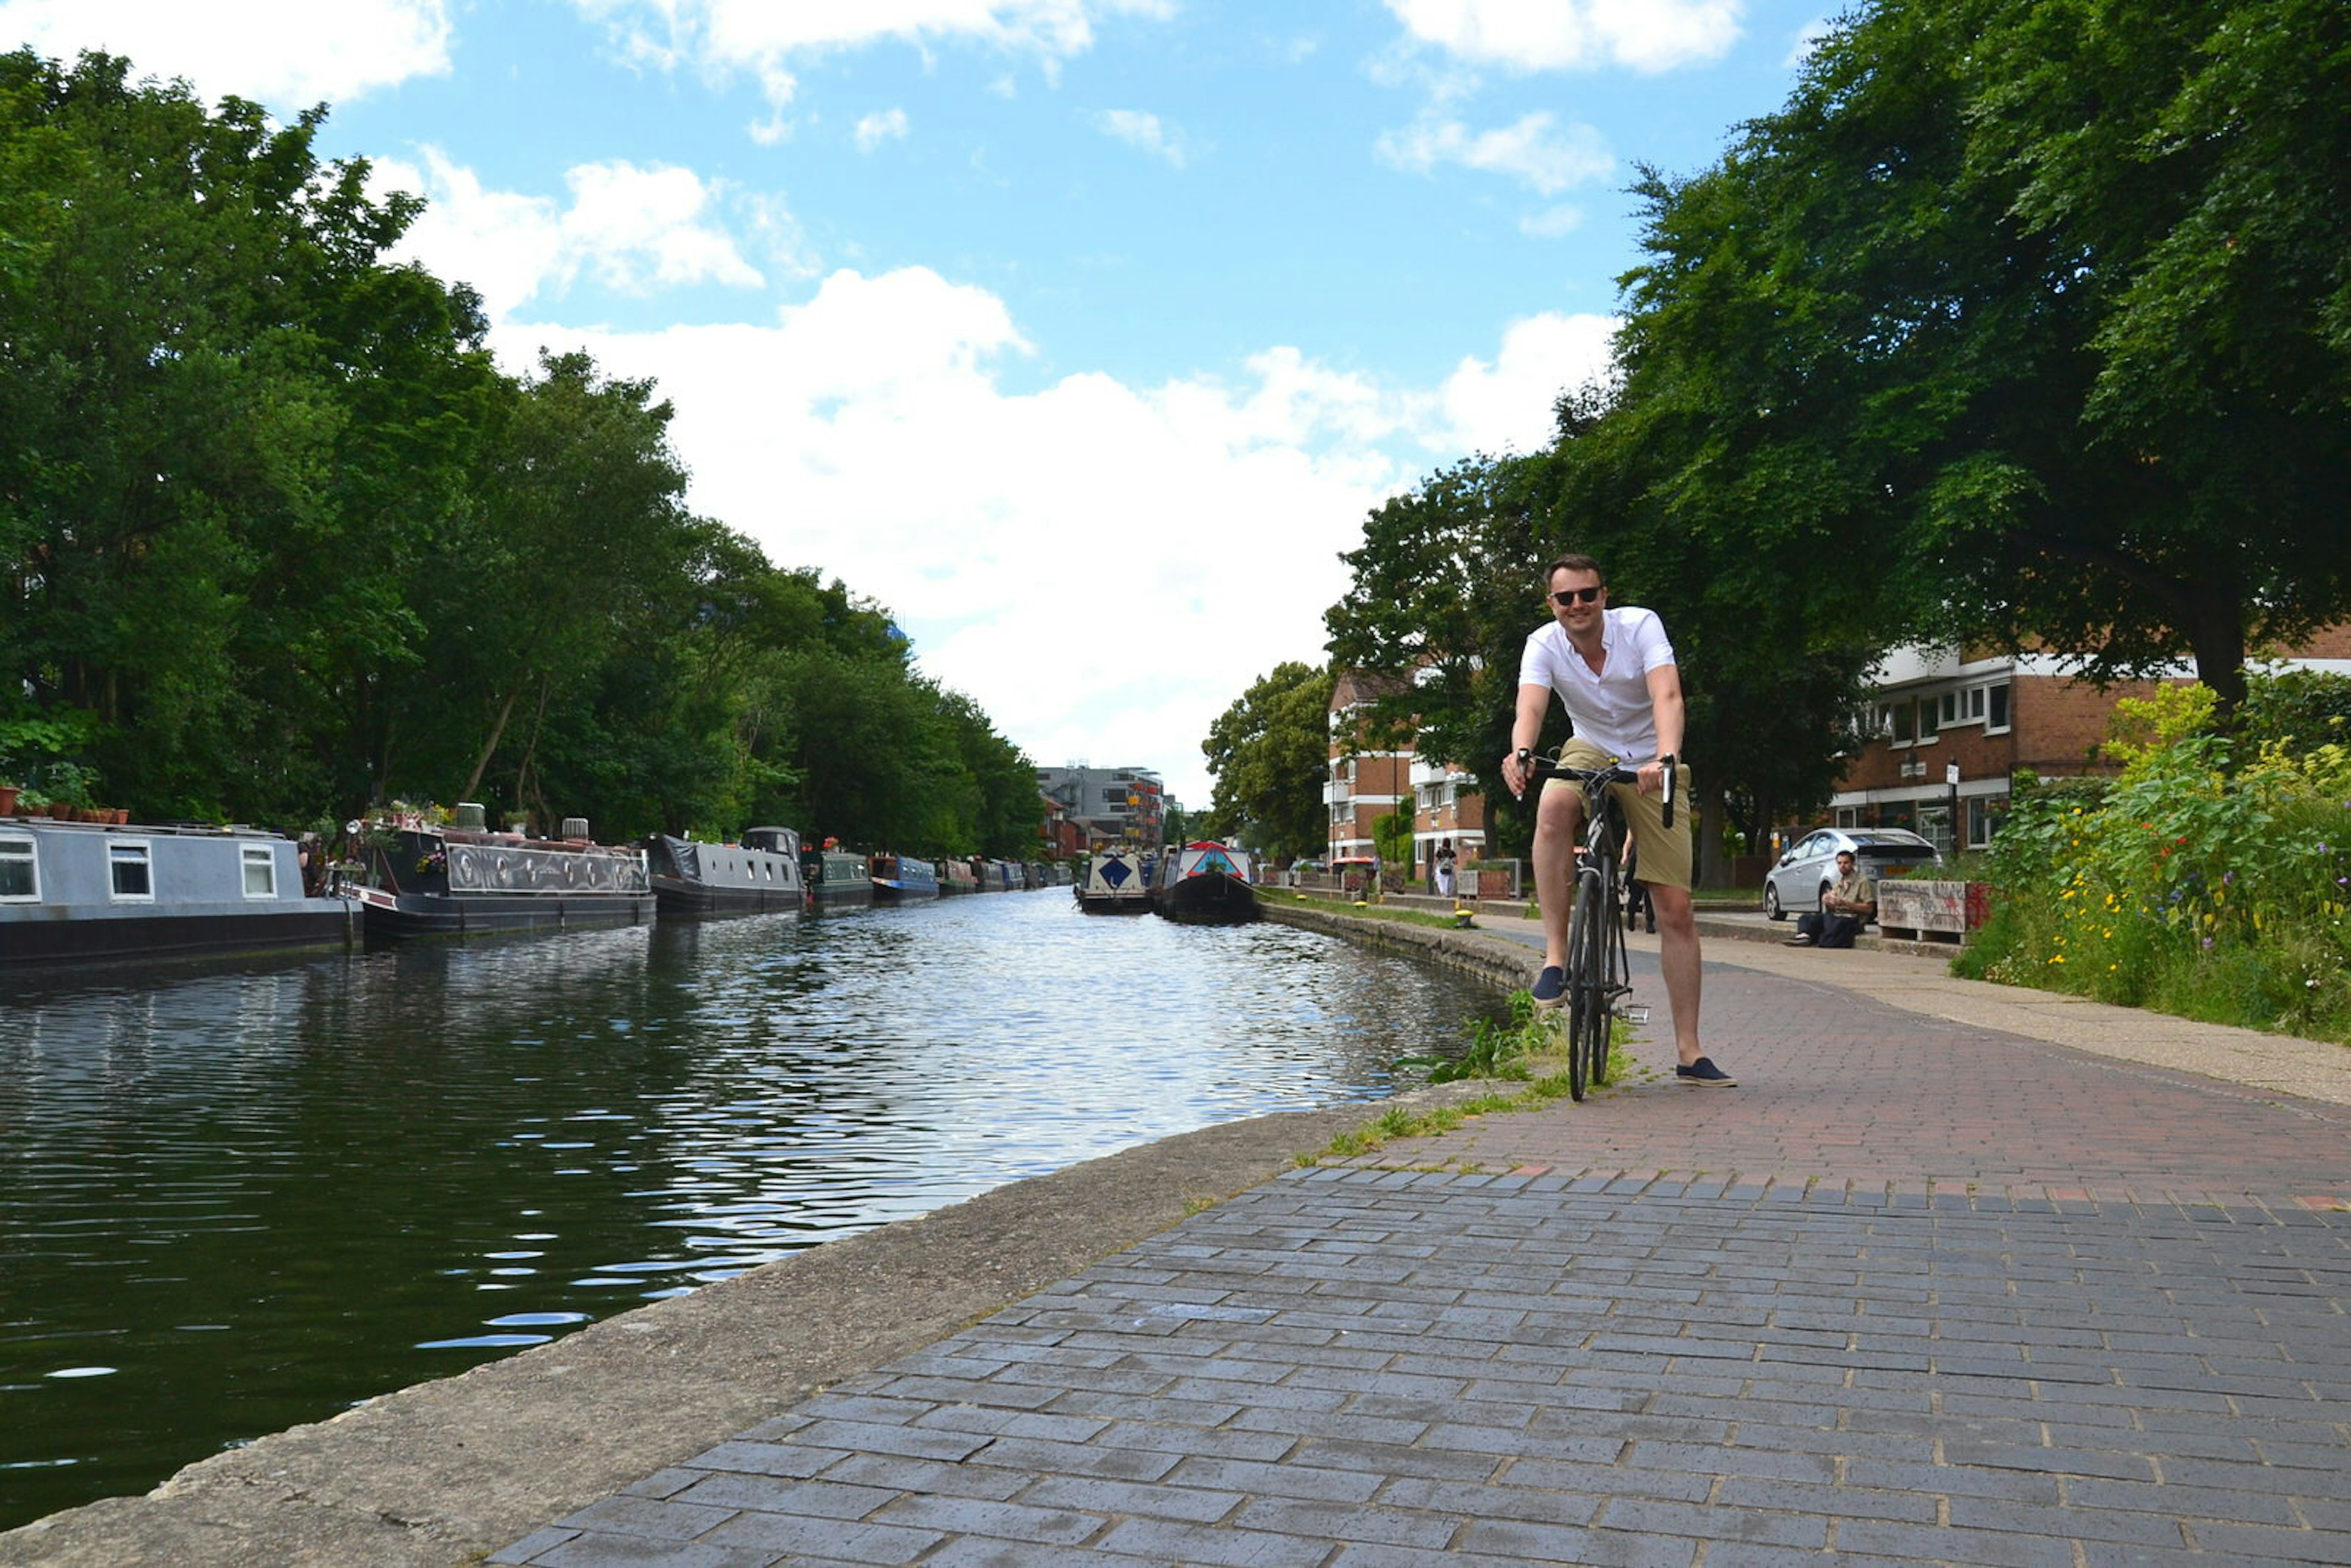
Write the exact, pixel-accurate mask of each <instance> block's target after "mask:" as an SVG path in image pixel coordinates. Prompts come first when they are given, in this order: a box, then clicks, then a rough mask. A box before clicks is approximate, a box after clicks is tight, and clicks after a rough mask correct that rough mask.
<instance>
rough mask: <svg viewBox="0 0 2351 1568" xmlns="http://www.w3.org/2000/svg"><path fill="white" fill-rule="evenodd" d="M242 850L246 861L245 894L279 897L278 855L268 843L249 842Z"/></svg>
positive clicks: (248, 896)
mask: <svg viewBox="0 0 2351 1568" xmlns="http://www.w3.org/2000/svg"><path fill="white" fill-rule="evenodd" d="M241 854H242V855H243V857H244V861H245V896H246V897H247V898H275V897H277V855H276V854H275V853H273V852H271V850H270V848H269V846H268V845H267V844H247V845H246V846H245V847H244V849H243V850H242V851H241Z"/></svg>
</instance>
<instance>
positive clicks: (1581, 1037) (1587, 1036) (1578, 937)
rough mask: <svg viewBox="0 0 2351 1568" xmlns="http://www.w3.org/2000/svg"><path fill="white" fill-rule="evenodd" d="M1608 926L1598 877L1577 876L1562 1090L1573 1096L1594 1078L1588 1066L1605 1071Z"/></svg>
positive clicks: (1570, 932)
mask: <svg viewBox="0 0 2351 1568" xmlns="http://www.w3.org/2000/svg"><path fill="white" fill-rule="evenodd" d="M1614 926H1615V922H1614V920H1613V919H1612V918H1610V915H1609V911H1608V910H1607V908H1606V907H1605V905H1604V903H1603V901H1602V899H1601V896H1600V878H1599V877H1598V876H1596V875H1593V874H1589V873H1587V874H1585V875H1583V876H1579V877H1577V878H1576V881H1575V904H1574V908H1573V912H1572V913H1571V914H1570V915H1569V919H1568V928H1567V1092H1568V1094H1569V1096H1570V1097H1571V1098H1573V1099H1576V1100H1581V1099H1583V1091H1584V1086H1585V1084H1586V1083H1587V1082H1593V1083H1596V1082H1598V1080H1597V1078H1596V1077H1595V1076H1594V1075H1593V1065H1594V1064H1595V1063H1598V1064H1600V1065H1601V1069H1602V1071H1605V1070H1606V1068H1605V1062H1606V1056H1605V1053H1606V1051H1607V1050H1608V1000H1609V998H1608V993H1607V984H1608V977H1607V974H1606V964H1607V954H1608V946H1607V943H1608V937H1609V935H1610V933H1611V932H1612V931H1613V930H1614ZM1595 1041H1596V1042H1597V1045H1596V1048H1595V1044H1594V1042H1595Z"/></svg>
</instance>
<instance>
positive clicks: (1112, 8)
mask: <svg viewBox="0 0 2351 1568" xmlns="http://www.w3.org/2000/svg"><path fill="white" fill-rule="evenodd" d="M573 4H575V5H578V7H579V8H580V11H581V12H582V13H584V14H585V15H587V16H590V17H591V18H594V19H597V20H600V21H601V22H603V23H604V24H605V25H606V26H608V27H609V28H610V29H611V34H612V37H613V38H614V40H615V42H616V44H617V45H618V47H620V49H621V50H622V53H623V54H624V55H625V56H626V57H629V58H631V59H634V60H638V61H642V62H644V63H646V64H650V65H653V66H655V67H657V68H662V69H674V68H677V67H679V66H682V65H694V66H697V67H699V68H703V69H705V70H711V71H716V72H719V73H722V74H731V73H734V72H738V71H739V72H746V73H748V74H749V75H750V76H752V77H753V78H755V79H757V80H758V83H759V87H760V90H761V92H762V93H763V94H764V95H765V96H766V98H767V99H768V104H769V105H770V106H771V107H772V108H773V109H775V110H778V117H777V118H776V119H773V120H769V121H768V122H765V123H764V124H762V125H760V126H757V127H755V128H754V131H753V133H754V134H755V135H756V136H758V137H759V138H760V139H761V140H763V141H768V140H773V139H776V138H777V137H778V136H780V135H781V134H782V131H783V128H782V121H781V118H780V110H781V109H782V107H783V106H784V105H785V104H788V103H789V102H790V101H791V99H792V97H793V95H794V94H795V93H796V92H797V91H798V90H799V78H798V77H797V75H796V74H795V72H796V70H797V69H798V68H799V67H800V65H801V64H802V63H803V62H805V61H807V60H810V59H813V58H815V57H819V56H821V55H823V54H826V53H828V52H831V51H835V50H841V49H851V48H857V47H863V46H865V45H869V44H874V43H883V42H894V43H898V44H904V45H908V46H911V47H915V48H918V49H922V50H925V51H926V52H927V51H928V50H930V49H932V48H934V47H941V46H945V45H948V44H968V45H975V46H978V47H984V48H989V49H994V50H997V51H999V52H1002V53H1006V54H1012V55H1019V56H1025V57H1030V58H1033V59H1035V60H1036V61H1037V62H1038V63H1039V64H1040V66H1041V67H1042V68H1044V69H1045V71H1046V72H1047V74H1048V76H1049V77H1050V75H1051V74H1052V73H1053V72H1054V71H1055V70H1057V69H1058V68H1059V66H1060V64H1061V61H1063V60H1066V59H1069V58H1071V57H1073V56H1076V55H1080V54H1083V53H1084V52H1085V51H1086V50H1088V49H1090V48H1092V47H1093V42H1094V24H1095V22H1096V20H1097V19H1098V18H1102V17H1109V16H1144V17H1154V18H1156V17H1165V16H1170V15H1172V14H1173V13H1174V10H1175V0H860V3H859V4H856V5H841V4H817V3H812V0H794V3H792V4H781V5H779V4H777V3H776V0H573Z"/></svg>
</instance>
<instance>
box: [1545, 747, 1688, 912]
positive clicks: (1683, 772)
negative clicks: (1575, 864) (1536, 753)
mask: <svg viewBox="0 0 2351 1568" xmlns="http://www.w3.org/2000/svg"><path fill="white" fill-rule="evenodd" d="M1613 760H1614V758H1611V757H1610V756H1609V755H1608V754H1607V753H1606V752H1604V751H1603V750H1601V749H1600V748H1599V747H1596V746H1594V745H1593V744H1592V742H1590V741H1588V740H1581V739H1577V740H1570V741H1569V742H1568V743H1567V744H1566V745H1565V746H1562V747H1560V748H1559V761H1560V765H1561V766H1562V767H1563V768H1605V767H1607V766H1608V765H1609V763H1610V762H1612V761H1613ZM1645 760H1646V759H1645ZM1576 787H1577V786H1576V782H1575V780H1574V779H1552V780H1550V781H1549V782H1548V783H1546V784H1545V785H1544V786H1543V788H1544V789H1575V788H1576ZM1608 793H1609V795H1610V797H1611V798H1612V799H1614V800H1615V802H1616V809H1617V810H1620V811H1622V812H1624V813H1625V822H1626V823H1627V824H1628V825H1629V826H1630V827H1631V828H1632V830H1633V847H1634V849H1635V851H1637V852H1638V858H1637V860H1636V862H1635V865H1634V868H1633V874H1634V876H1635V879H1636V880H1638V881H1641V882H1647V883H1656V884H1657V885H1659V886H1661V887H1687V886H1688V885H1689V884H1690V842H1691V833H1690V805H1691V796H1690V770H1689V765H1688V764H1687V763H1686V762H1685V763H1677V764H1675V766H1674V825H1673V826H1672V827H1670V828H1668V827H1667V826H1666V801H1665V797H1664V796H1662V795H1644V794H1642V793H1641V792H1640V791H1639V790H1638V789H1635V788H1633V786H1632V785H1630V784H1611V785H1610V786H1608Z"/></svg>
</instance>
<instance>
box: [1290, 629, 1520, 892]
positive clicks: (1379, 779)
mask: <svg viewBox="0 0 2351 1568" xmlns="http://www.w3.org/2000/svg"><path fill="white" fill-rule="evenodd" d="M1376 695H1379V692H1378V688H1376V687H1375V686H1374V685H1373V684H1372V683H1371V682H1370V681H1368V680H1367V679H1366V678H1365V677H1363V676H1360V675H1356V674H1351V673H1347V672H1342V673H1341V674H1339V676H1338V678H1337V679H1336V680H1335V681H1333V682H1332V688H1331V780H1330V782H1329V783H1328V784H1326V785H1324V786H1323V790H1322V799H1323V803H1324V804H1325V805H1326V806H1327V807H1329V809H1330V813H1331V832H1330V842H1329V846H1328V850H1327V852H1328V854H1329V856H1330V858H1331V859H1332V860H1341V859H1345V858H1347V857H1350V856H1356V855H1368V854H1371V853H1372V852H1373V851H1374V841H1373V837H1372V829H1373V825H1374V823H1376V822H1377V821H1379V820H1380V819H1381V818H1382V817H1384V816H1386V815H1388V814H1389V813H1390V812H1403V813H1405V814H1407V815H1409V816H1410V817H1411V818H1412V838H1413V869H1412V873H1411V875H1412V877H1413V879H1414V880H1415V881H1427V880H1429V879H1430V878H1432V877H1434V876H1435V875H1436V863H1437V844H1438V843H1439V842H1441V841H1445V840H1447V839H1450V840H1451V841H1452V842H1453V852H1454V854H1455V855H1456V856H1457V857H1458V860H1459V862H1460V863H1461V864H1463V865H1467V864H1468V862H1471V861H1473V860H1476V859H1478V858H1479V857H1480V856H1481V855H1483V854H1484V853H1485V848H1486V812H1485V801H1484V800H1483V799H1482V798H1481V797H1479V795H1478V794H1477V792H1476V791H1475V790H1474V789H1470V788H1468V785H1469V784H1470V782H1471V780H1470V779H1469V775H1468V774H1467V773H1464V772H1463V771H1462V770H1461V769H1460V768H1455V767H1453V766H1451V765H1449V764H1437V763H1426V762H1422V761H1420V760H1419V759H1418V758H1416V757H1415V756H1414V754H1413V750H1412V747H1410V746H1409V745H1408V744H1407V745H1405V747H1402V748H1401V749H1396V750H1370V749H1353V747H1355V745H1356V743H1358V742H1359V741H1360V740H1361V738H1362V737H1363V726H1364V718H1365V716H1366V713H1367V711H1368V709H1369V706H1370V704H1371V701H1372V699H1373V698H1374V696H1376Z"/></svg>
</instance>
